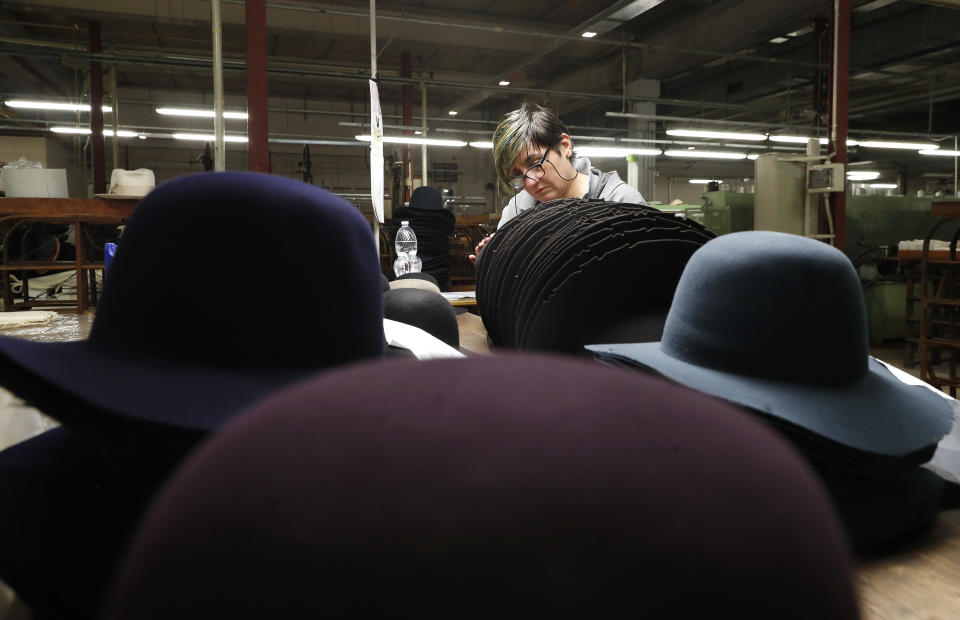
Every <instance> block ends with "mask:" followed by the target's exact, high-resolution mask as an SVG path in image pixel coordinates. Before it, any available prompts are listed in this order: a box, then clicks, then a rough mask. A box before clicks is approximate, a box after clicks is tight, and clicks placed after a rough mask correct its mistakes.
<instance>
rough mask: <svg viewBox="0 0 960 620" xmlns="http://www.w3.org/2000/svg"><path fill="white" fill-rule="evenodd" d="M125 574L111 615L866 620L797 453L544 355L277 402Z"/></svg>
mask: <svg viewBox="0 0 960 620" xmlns="http://www.w3.org/2000/svg"><path fill="white" fill-rule="evenodd" d="M490 386H495V388H496V389H486V388H489V387H490ZM478 390H480V392H479V393H478ZM464 394H480V395H479V396H478V397H477V398H455V397H452V395H464ZM321 406H322V411H320V410H319V409H318V407H321ZM318 414H319V415H318ZM118 575H119V579H118V582H117V584H116V587H115V590H114V594H113V596H112V597H110V602H108V604H107V605H106V608H105V611H106V613H105V615H104V618H105V619H106V620H116V619H121V618H123V619H125V618H138V619H141V620H153V619H154V618H156V619H160V618H163V619H164V620H167V619H169V618H180V619H185V620H189V619H193V618H197V619H199V618H228V617H229V618H236V619H245V618H263V617H284V618H292V617H304V618H314V617H330V618H384V617H394V616H397V617H404V616H411V617H416V618H421V619H429V620H433V619H439V618H451V617H457V618H470V619H473V618H504V619H515V618H553V619H563V620H566V619H574V618H577V619H582V618H633V617H651V618H705V617H717V618H726V617H732V618H751V619H761V618H762V619H765V620H766V619H769V618H777V619H780V620H800V619H803V620H809V619H810V618H819V619H824V620H841V619H842V620H853V619H854V618H856V617H857V603H856V594H855V591H854V585H853V576H852V560H851V558H850V555H849V552H848V548H847V545H846V543H845V541H844V540H843V534H842V531H841V530H840V527H839V525H838V523H837V521H836V516H835V515H834V513H833V511H832V509H831V508H830V506H829V502H828V500H827V498H826V496H825V495H824V493H823V491H822V489H821V488H820V486H819V484H818V483H817V481H816V479H815V477H814V476H813V474H812V473H811V472H810V471H809V469H808V468H807V466H806V465H805V463H803V461H802V460H801V459H800V458H799V457H798V456H797V455H796V453H795V452H794V451H793V450H792V449H791V448H790V446H789V445H787V444H786V442H784V441H783V440H782V439H780V438H779V437H777V436H776V434H774V433H772V432H771V431H770V430H769V429H767V428H764V426H763V425H761V424H758V423H757V422H755V421H754V420H752V419H751V418H750V417H749V416H747V415H745V414H743V413H742V412H740V411H737V410H736V409H734V408H733V407H731V406H729V405H728V404H726V403H723V402H722V401H720V400H718V399H713V398H709V397H706V396H703V395H701V394H697V393H696V392H694V391H692V390H689V389H686V388H682V387H680V386H676V385H671V384H669V383H667V382H665V381H663V380H661V379H659V378H656V377H652V376H644V375H641V374H638V373H625V372H620V371H615V370H612V369H609V368H604V367H603V366H601V365H599V364H595V363H592V362H585V361H582V360H572V359H563V358H560V357H548V356H534V355H509V356H487V357H477V358H472V359H464V360H442V361H428V362H415V361H414V362H410V361H399V362H396V361H395V362H388V363H367V364H357V365H354V366H352V367H351V368H346V369H342V370H338V371H335V372H331V373H324V374H323V375H321V376H318V377H316V378H313V379H310V380H309V381H307V382H305V383H303V384H301V385H299V386H297V387H295V388H292V389H289V390H285V391H284V392H283V393H282V394H278V395H276V396H274V397H272V398H270V399H268V400H267V401H265V402H263V403H261V404H260V405H258V406H256V407H255V408H254V409H252V410H251V411H249V412H248V413H247V414H245V415H243V416H242V417H241V418H239V419H238V420H237V421H236V422H235V423H234V424H232V425H231V426H230V427H229V428H227V429H225V430H224V432H223V433H221V434H218V436H216V437H215V438H213V440H212V441H211V442H209V443H207V444H205V445H204V446H202V447H201V448H200V449H199V450H198V451H197V452H196V453H194V455H193V456H192V457H191V458H190V459H189V460H188V462H186V463H185V464H184V466H183V467H182V468H181V470H180V471H179V472H178V473H177V474H175V475H174V477H173V478H172V480H171V481H170V483H169V485H168V486H167V488H166V489H165V491H164V492H163V493H161V494H160V497H159V498H158V499H157V501H156V502H155V503H154V504H153V507H152V509H151V511H150V514H149V515H148V516H147V517H146V519H145V522H144V525H143V527H142V528H141V530H140V532H139V534H138V535H137V536H136V537H135V540H134V542H133V545H132V546H131V551H130V554H129V555H128V558H127V560H126V561H125V562H124V565H123V567H122V568H121V570H120V571H119V572H118ZM241 593H242V595H241Z"/></svg>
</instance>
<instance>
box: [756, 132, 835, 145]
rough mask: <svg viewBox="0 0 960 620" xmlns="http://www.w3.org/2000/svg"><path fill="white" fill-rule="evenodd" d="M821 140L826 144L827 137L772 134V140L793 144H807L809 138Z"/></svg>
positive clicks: (821, 142)
mask: <svg viewBox="0 0 960 620" xmlns="http://www.w3.org/2000/svg"><path fill="white" fill-rule="evenodd" d="M811 139H814V140H820V144H826V143H827V139H826V138H810V137H809V136H776V135H773V134H771V135H770V141H771V142H790V143H792V144H806V143H807V142H808V141H809V140H811Z"/></svg>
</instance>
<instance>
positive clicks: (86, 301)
mask: <svg viewBox="0 0 960 620" xmlns="http://www.w3.org/2000/svg"><path fill="white" fill-rule="evenodd" d="M137 202H138V199H127V198H121V199H112V198H111V199H107V198H0V231H2V232H3V233H4V234H6V233H9V232H10V231H13V230H14V229H16V228H17V227H18V226H22V225H29V224H33V223H51V224H67V225H71V226H73V227H74V231H75V235H74V236H75V239H76V259H75V260H73V261H55V260H54V261H29V262H12V261H11V260H10V259H9V257H8V256H7V255H6V250H5V251H4V257H3V264H2V265H0V275H2V283H3V296H4V308H5V309H6V310H14V309H17V308H30V307H34V306H42V305H61V306H62V305H64V304H63V303H61V302H53V303H51V302H40V301H30V300H29V299H26V297H25V298H24V301H23V302H20V303H16V302H14V298H13V292H12V290H11V287H10V277H9V273H10V272H11V271H19V272H21V273H23V274H27V275H29V273H31V272H34V271H54V270H61V271H66V270H75V271H76V273H77V301H76V308H77V312H86V311H88V310H89V308H90V307H91V305H92V304H94V303H95V301H96V285H95V282H94V281H93V278H92V273H93V270H95V269H103V263H102V262H90V261H88V259H87V248H86V243H85V241H86V240H85V235H84V230H83V229H84V226H87V225H95V224H103V225H117V224H122V223H124V222H125V221H126V220H127V218H129V217H130V214H131V213H133V209H134V207H135V206H136V204H137ZM4 247H5V248H6V247H7V246H6V245H5V246H4ZM88 276H91V277H90V282H88ZM25 277H26V276H25ZM71 305H72V304H71Z"/></svg>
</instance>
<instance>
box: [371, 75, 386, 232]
mask: <svg viewBox="0 0 960 620" xmlns="http://www.w3.org/2000/svg"><path fill="white" fill-rule="evenodd" d="M370 198H371V199H372V200H373V213H374V214H375V215H376V216H377V221H378V222H379V223H381V224H383V116H382V115H381V114H380V91H379V90H378V89H377V83H376V82H374V81H373V80H370Z"/></svg>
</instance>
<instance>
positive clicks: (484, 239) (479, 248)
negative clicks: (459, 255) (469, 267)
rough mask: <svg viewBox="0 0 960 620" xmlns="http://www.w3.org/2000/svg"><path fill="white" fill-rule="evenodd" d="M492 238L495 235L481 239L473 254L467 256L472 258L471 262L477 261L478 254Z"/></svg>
mask: <svg viewBox="0 0 960 620" xmlns="http://www.w3.org/2000/svg"><path fill="white" fill-rule="evenodd" d="M491 238H493V235H487V236H486V237H484V238H483V239H481V240H480V243H478V244H477V247H476V249H474V250H473V254H471V255H469V256H467V258H469V259H470V262H471V263H476V262H477V254H479V253H480V250H482V249H483V246H485V245H487V242H488V241H490V239H491Z"/></svg>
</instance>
